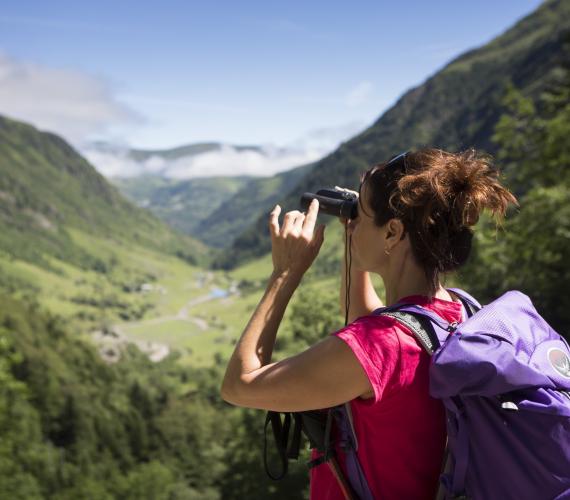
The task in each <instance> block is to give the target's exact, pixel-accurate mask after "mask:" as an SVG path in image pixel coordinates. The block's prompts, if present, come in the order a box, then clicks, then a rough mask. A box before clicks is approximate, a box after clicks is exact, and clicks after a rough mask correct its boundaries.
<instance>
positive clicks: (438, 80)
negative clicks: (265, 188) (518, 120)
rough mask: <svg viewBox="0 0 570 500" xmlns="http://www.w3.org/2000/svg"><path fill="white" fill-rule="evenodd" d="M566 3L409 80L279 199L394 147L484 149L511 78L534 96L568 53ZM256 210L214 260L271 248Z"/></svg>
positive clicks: (347, 181) (350, 183)
mask: <svg viewBox="0 0 570 500" xmlns="http://www.w3.org/2000/svg"><path fill="white" fill-rule="evenodd" d="M569 32H570V2H563V1H562V0H550V1H548V2H545V3H544V4H542V5H541V6H540V7H539V8H538V9H537V10H536V11H535V12H533V13H531V14H530V15H528V16H526V17H524V18H523V19H521V20H519V21H518V22H517V23H515V24H514V26H513V27H511V28H510V29H508V30H506V31H505V32H504V33H503V34H501V35H500V36H498V37H496V38H495V39H493V40H492V41H490V42H488V43H487V44H485V45H483V46H482V47H479V48H477V49H472V50H469V51H467V52H466V53H464V54H461V55H459V56H458V57H456V58H454V59H452V60H451V61H450V62H449V63H448V64H447V65H445V66H444V67H443V68H442V69H441V70H440V71H438V72H436V73H435V74H434V75H432V76H430V77H429V78H427V79H426V80H425V81H424V82H423V83H422V84H420V85H418V86H415V87H413V88H411V89H409V90H407V91H406V92H404V93H403V94H402V96H401V97H400V98H399V99H398V100H397V101H396V102H395V103H394V105H392V106H391V107H390V108H389V109H388V110H386V111H385V112H384V113H383V114H382V115H381V116H380V117H379V118H378V119H377V120H376V121H375V122H374V123H373V124H372V125H371V126H370V127H369V128H368V129H366V130H365V131H363V132H362V133H360V134H358V135H357V136H355V137H353V138H352V139H350V140H349V141H346V142H344V143H343V144H342V145H341V146H340V147H339V148H337V149H336V150H335V151H334V152H332V153H331V154H329V155H327V156H325V157H324V158H323V159H321V160H319V161H317V162H316V163H315V166H314V168H313V169H312V170H311V172H310V173H309V174H308V175H307V176H305V177H304V178H303V179H301V180H300V182H299V183H298V185H297V186H295V187H294V188H293V189H292V190H291V191H290V193H289V194H288V195H287V196H284V197H283V198H282V199H281V201H280V204H281V205H282V206H284V207H285V209H291V208H297V206H298V199H299V196H300V194H301V193H302V192H304V191H314V190H316V189H319V188H321V187H326V186H331V185H335V184H336V185H341V186H345V187H352V188H354V187H356V184H357V181H358V172H361V171H364V170H366V169H367V168H369V167H370V166H372V165H374V164H376V163H378V162H381V161H383V160H386V159H388V158H390V157H391V156H392V155H394V154H397V153H399V152H402V151H405V150H409V149H416V148H421V147H425V146H431V147H438V148H441V149H447V150H452V151H455V150H460V149H467V148H470V147H475V148H477V149H482V150H484V151H486V152H488V153H490V154H493V153H494V152H495V151H496V145H495V144H494V143H493V141H492V136H493V133H494V132H493V130H494V125H495V124H496V123H497V120H498V118H499V116H500V115H501V113H502V112H503V110H504V107H503V104H502V99H503V97H504V93H505V89H506V87H507V85H508V84H509V83H512V84H514V85H515V86H517V87H518V88H520V89H521V90H522V91H523V93H524V94H525V95H528V96H533V97H536V96H538V94H540V92H541V91H542V90H543V89H544V88H545V87H546V86H547V85H548V82H549V81H550V80H551V79H552V78H553V77H554V75H555V73H556V71H557V70H558V68H560V67H561V66H562V64H563V62H564V60H565V58H566V54H565V52H564V49H563V47H564V44H565V41H566V39H567V37H568V33H569ZM266 233H267V231H266V228H265V217H264V216H263V215H260V216H259V218H258V220H257V221H256V223H255V224H254V225H252V226H250V227H249V228H248V229H247V230H245V231H244V233H243V234H242V235H240V236H239V237H238V238H236V240H235V241H234V243H233V245H232V247H230V248H229V249H228V250H227V251H226V252H225V253H224V255H222V256H221V257H220V258H219V259H218V260H217V261H216V263H215V265H216V266H217V267H222V268H232V267H233V266H235V265H236V264H238V263H242V262H244V261H246V260H248V259H249V258H251V257H255V256H259V255H263V254H264V253H265V252H267V251H268V250H269V247H270V242H269V238H267V234H266Z"/></svg>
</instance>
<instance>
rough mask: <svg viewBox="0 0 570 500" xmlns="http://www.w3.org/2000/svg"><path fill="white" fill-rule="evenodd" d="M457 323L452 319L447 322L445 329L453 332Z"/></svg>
mask: <svg viewBox="0 0 570 500" xmlns="http://www.w3.org/2000/svg"><path fill="white" fill-rule="evenodd" d="M458 325H459V323H458V322H457V321H452V322H451V323H449V325H448V327H447V328H446V330H447V331H448V332H449V333H453V332H454V331H455V330H457V326H458Z"/></svg>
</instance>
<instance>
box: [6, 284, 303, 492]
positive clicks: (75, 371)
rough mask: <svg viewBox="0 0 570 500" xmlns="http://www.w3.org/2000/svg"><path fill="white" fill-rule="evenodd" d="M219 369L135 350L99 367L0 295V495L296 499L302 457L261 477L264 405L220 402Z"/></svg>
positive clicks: (47, 319)
mask: <svg viewBox="0 0 570 500" xmlns="http://www.w3.org/2000/svg"><path fill="white" fill-rule="evenodd" d="M221 375H222V373H221V370H220V368H217V367H214V368H211V369H203V370H192V369H189V368H182V367H180V366H179V365H178V363H177V362H176V358H175V357H171V358H168V359H167V360H165V361H163V362H161V363H157V364H154V363H151V362H150V361H148V360H147V359H146V357H144V356H143V355H142V354H141V353H139V352H138V351H137V350H136V349H134V348H132V349H130V350H128V351H127V352H125V353H124V356H123V360H122V361H121V362H119V363H117V364H115V365H106V364H104V363H103V361H101V360H100V358H99V356H98V354H97V353H96V351H95V349H94V348H93V347H92V346H91V345H89V344H88V343H87V342H86V341H85V340H83V339H80V338H77V336H72V335H69V333H68V332H67V331H66V326H65V324H64V323H62V321H61V320H59V319H57V318H55V317H52V316H50V315H47V314H45V313H43V312H41V311H39V310H38V306H36V305H33V304H25V303H22V302H20V301H17V300H15V299H13V298H11V297H8V296H5V295H2V296H0V498H10V499H22V500H24V499H26V500H27V499H43V498H57V499H61V500H64V499H65V500H76V499H78V498H85V499H92V498H97V499H121V500H122V499H133V500H139V499H149V500H157V499H164V500H176V499H212V500H215V499H219V498H228V499H240V500H241V499H243V498H275V499H285V498H303V491H304V489H305V488H306V487H307V471H306V469H305V467H304V465H303V463H302V462H301V463H300V464H298V465H293V466H292V468H291V473H290V475H289V477H288V478H287V479H286V480H285V481H284V482H283V483H280V484H276V483H274V482H272V481H271V480H270V479H268V478H266V477H264V475H263V469H262V462H261V447H262V443H263V440H262V439H263V433H262V421H263V416H262V413H261V412H257V411H251V410H242V409H238V408H233V407H230V406H229V405H227V404H225V403H223V402H222V401H221V400H220V397H219V385H220V381H221ZM304 458H307V456H306V452H305V453H304Z"/></svg>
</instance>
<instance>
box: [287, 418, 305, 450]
mask: <svg viewBox="0 0 570 500" xmlns="http://www.w3.org/2000/svg"><path fill="white" fill-rule="evenodd" d="M292 415H293V418H294V419H295V425H294V427H293V438H292V439H291V444H290V445H289V448H288V449H287V458H288V459H292V460H297V459H298V458H299V450H300V449H301V430H302V428H303V419H302V418H301V415H300V414H299V413H293V414H292ZM285 444H287V443H285Z"/></svg>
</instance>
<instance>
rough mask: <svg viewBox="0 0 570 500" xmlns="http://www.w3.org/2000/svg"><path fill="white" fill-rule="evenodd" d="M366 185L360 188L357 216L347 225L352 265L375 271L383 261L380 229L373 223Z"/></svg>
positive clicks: (372, 213)
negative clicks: (349, 235)
mask: <svg viewBox="0 0 570 500" xmlns="http://www.w3.org/2000/svg"><path fill="white" fill-rule="evenodd" d="M368 196H369V192H368V189H367V183H366V182H364V184H362V186H361V187H360V196H359V198H358V216H357V217H356V219H352V220H350V221H349V223H348V230H349V234H351V236H352V243H351V252H352V259H353V265H354V266H355V267H356V268H357V269H361V270H364V271H377V270H378V267H379V264H381V263H382V261H383V258H384V257H383V256H384V255H385V254H384V250H383V240H382V235H383V231H382V228H380V227H378V226H377V225H376V224H375V223H374V212H373V211H372V208H371V207H370V203H369V202H368Z"/></svg>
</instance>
